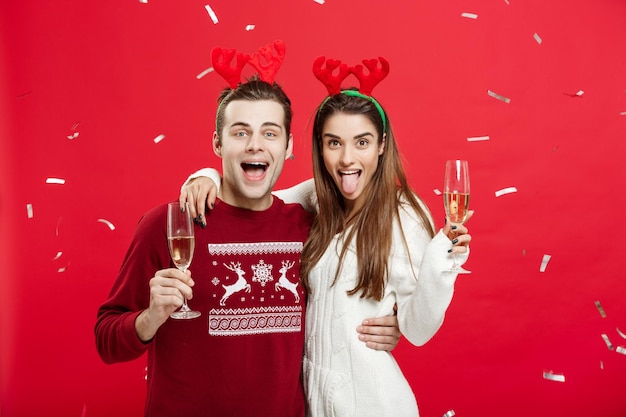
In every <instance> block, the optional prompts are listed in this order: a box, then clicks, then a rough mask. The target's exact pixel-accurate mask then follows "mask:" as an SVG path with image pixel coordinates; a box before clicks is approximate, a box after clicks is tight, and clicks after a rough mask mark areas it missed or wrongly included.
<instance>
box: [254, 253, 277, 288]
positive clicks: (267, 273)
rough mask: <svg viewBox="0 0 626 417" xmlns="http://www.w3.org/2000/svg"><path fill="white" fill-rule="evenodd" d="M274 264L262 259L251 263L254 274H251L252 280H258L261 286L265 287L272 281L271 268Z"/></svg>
mask: <svg viewBox="0 0 626 417" xmlns="http://www.w3.org/2000/svg"><path fill="white" fill-rule="evenodd" d="M273 267H274V265H270V264H266V263H265V261H264V260H263V259H261V260H260V261H259V263H258V264H256V265H252V270H253V271H254V275H253V276H252V282H258V283H260V284H261V286H262V287H265V284H267V283H268V282H269V281H274V277H272V268H273Z"/></svg>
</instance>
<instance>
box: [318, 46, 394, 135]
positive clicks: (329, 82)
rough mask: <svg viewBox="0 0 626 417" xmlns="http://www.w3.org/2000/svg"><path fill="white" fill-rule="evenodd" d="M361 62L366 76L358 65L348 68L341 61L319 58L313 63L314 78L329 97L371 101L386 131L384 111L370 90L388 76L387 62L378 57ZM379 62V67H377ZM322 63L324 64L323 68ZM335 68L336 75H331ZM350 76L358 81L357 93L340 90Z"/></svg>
mask: <svg viewBox="0 0 626 417" xmlns="http://www.w3.org/2000/svg"><path fill="white" fill-rule="evenodd" d="M362 62H363V64H364V65H365V66H366V67H367V69H368V73H367V74H365V72H364V70H363V65H360V64H359V65H355V66H353V67H348V66H347V65H346V64H344V63H342V62H341V61H338V60H335V59H330V58H329V59H326V57H324V56H319V57H317V58H316V59H315V61H313V74H314V75H315V78H317V79H318V80H320V81H321V82H322V84H324V86H326V89H327V90H328V94H329V96H334V95H336V94H340V93H341V94H346V95H349V96H356V97H361V98H364V99H366V100H369V101H371V102H372V103H373V104H374V105H375V106H376V109H377V110H378V112H379V113H380V117H381V118H382V119H383V130H387V117H386V116H385V111H384V110H383V108H382V107H381V105H380V104H379V103H378V101H376V99H375V98H374V97H372V90H373V89H374V87H376V85H378V83H380V82H381V81H382V80H384V79H385V77H387V75H388V74H389V62H388V61H387V60H386V59H385V58H383V57H378V60H376V59H364V60H363V61H362ZM379 62H380V67H379V66H378V63H379ZM324 63H326V66H325V67H324ZM337 68H338V71H337V74H336V75H333V72H335V70H337ZM350 74H354V76H355V77H356V78H357V79H358V80H359V90H358V91H354V90H341V83H342V82H343V80H345V79H346V78H347V77H348V76H349V75H350ZM322 105H323V103H322ZM320 107H321V106H320Z"/></svg>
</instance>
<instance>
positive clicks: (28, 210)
mask: <svg viewBox="0 0 626 417" xmlns="http://www.w3.org/2000/svg"><path fill="white" fill-rule="evenodd" d="M26 215H27V216H28V218H29V219H32V218H33V217H34V216H35V215H34V213H33V205H32V204H30V203H29V204H26Z"/></svg>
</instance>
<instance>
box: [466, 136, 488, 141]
mask: <svg viewBox="0 0 626 417" xmlns="http://www.w3.org/2000/svg"><path fill="white" fill-rule="evenodd" d="M489 139H490V138H489V136H474V137H471V138H467V141H468V142H480V141H483V140H489Z"/></svg>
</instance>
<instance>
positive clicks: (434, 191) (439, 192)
mask: <svg viewBox="0 0 626 417" xmlns="http://www.w3.org/2000/svg"><path fill="white" fill-rule="evenodd" d="M433 193H435V195H441V190H440V189H439V188H435V189H434V190H433Z"/></svg>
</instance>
